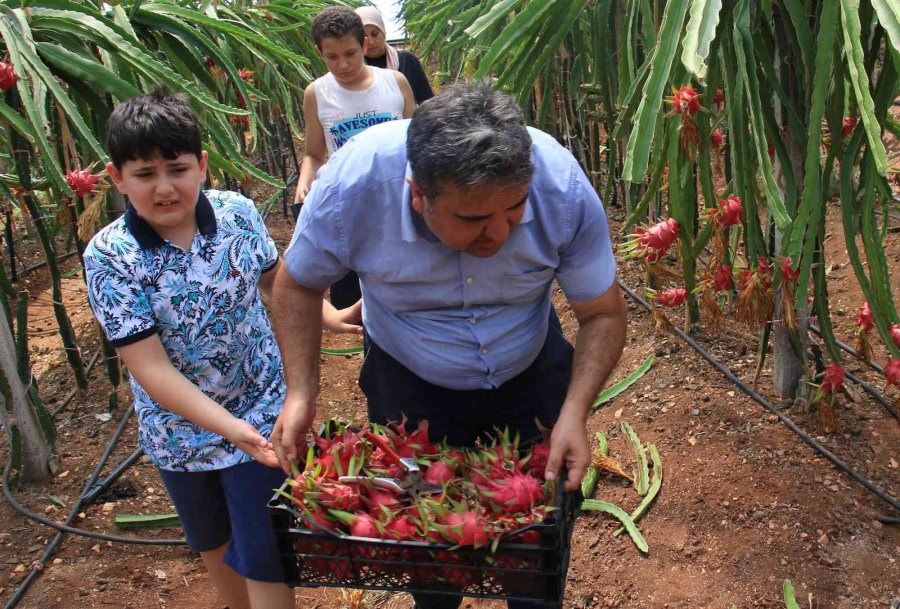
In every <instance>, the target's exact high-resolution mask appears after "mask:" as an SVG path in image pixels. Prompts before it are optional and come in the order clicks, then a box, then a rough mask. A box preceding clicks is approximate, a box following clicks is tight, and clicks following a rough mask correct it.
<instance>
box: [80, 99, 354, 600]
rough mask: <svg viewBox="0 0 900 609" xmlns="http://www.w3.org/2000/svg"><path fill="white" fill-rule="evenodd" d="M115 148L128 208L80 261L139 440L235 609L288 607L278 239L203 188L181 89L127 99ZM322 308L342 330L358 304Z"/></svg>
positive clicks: (241, 200) (116, 122)
mask: <svg viewBox="0 0 900 609" xmlns="http://www.w3.org/2000/svg"><path fill="white" fill-rule="evenodd" d="M107 145H108V148H109V153H110V158H111V160H112V162H111V163H109V164H107V166H106V170H107V172H108V174H109V176H110V177H111V178H112V180H113V182H114V183H115V185H116V187H117V188H118V189H119V191H121V192H122V193H123V194H124V195H126V196H127V197H128V199H129V202H130V205H129V207H128V210H127V211H126V212H125V214H124V216H123V217H122V218H119V219H118V220H116V221H115V222H112V223H111V224H110V225H109V226H107V227H105V228H104V229H103V230H101V231H100V232H99V233H98V234H97V235H96V236H95V237H94V238H93V239H92V240H91V242H90V244H89V245H88V247H87V250H86V251H85V255H84V262H85V270H86V272H87V281H88V295H89V298H90V301H91V306H92V308H93V310H94V314H95V315H96V316H97V319H98V320H99V321H100V324H101V326H102V327H103V330H104V332H105V334H106V336H107V338H108V339H109V341H110V343H111V344H112V345H113V346H114V347H116V348H117V349H118V351H119V355H120V357H121V358H122V360H123V362H124V363H125V365H126V366H127V367H128V370H129V372H130V374H131V387H132V390H133V393H134V406H135V411H136V413H137V415H138V424H139V438H140V443H141V446H142V447H143V448H144V451H145V452H146V454H147V455H148V456H149V457H150V459H151V460H152V461H153V463H154V464H155V465H156V466H157V467H158V468H159V472H160V476H161V477H162V480H163V483H164V484H165V485H166V488H167V489H168V491H169V494H170V495H171V497H172V501H173V503H174V504H175V508H176V510H177V512H178V514H179V516H180V517H181V521H182V525H183V527H184V532H185V537H186V538H187V542H188V545H189V546H190V547H191V549H192V550H194V551H196V552H199V553H200V555H201V556H202V558H203V561H204V563H205V564H206V567H207V569H208V570H209V574H210V577H211V578H212V580H213V582H214V583H215V585H216V587H217V588H218V590H219V592H220V594H221V595H222V596H223V597H224V600H225V602H226V603H227V604H228V606H229V608H230V609H243V608H249V607H253V608H254V609H259V608H263V607H265V608H266V609H281V608H285V609H286V608H288V607H290V608H293V607H294V595H293V591H292V590H291V589H290V588H288V587H287V586H286V585H284V583H283V576H282V574H281V568H280V563H279V559H278V555H277V551H276V548H275V540H274V534H273V533H272V529H271V525H270V523H269V518H268V514H267V508H266V503H267V500H268V499H269V497H270V496H271V495H272V489H273V488H277V487H278V486H280V485H281V483H282V482H283V480H284V474H283V472H282V471H281V470H280V469H278V467H277V466H278V461H277V459H276V458H275V455H274V453H273V452H272V450H271V445H270V444H269V442H268V437H269V435H270V433H271V431H272V426H273V424H274V422H275V419H276V418H277V416H278V414H279V412H280V410H281V406H282V403H283V401H284V376H283V371H282V363H281V354H280V352H279V350H278V346H277V345H276V343H275V337H274V335H273V333H272V328H271V326H270V324H269V319H268V317H267V315H266V312H265V309H264V307H263V303H262V300H261V298H260V292H262V293H264V294H267V293H269V291H270V289H271V285H272V279H273V278H274V276H275V271H276V269H277V267H278V266H279V265H280V264H281V263H280V261H279V257H278V252H277V251H276V248H275V243H274V241H273V240H272V239H271V237H269V234H268V232H267V231H266V227H265V224H264V223H263V221H262V218H261V217H260V215H259V213H258V212H257V210H256V207H255V206H254V204H253V202H252V201H250V200H249V199H247V198H245V197H243V196H241V195H239V194H237V193H233V192H221V191H215V190H206V191H201V189H200V187H201V185H202V184H203V181H204V178H205V176H206V169H207V153H206V151H205V150H202V149H201V137H200V128H199V125H198V121H197V117H196V116H195V115H194V113H193V111H192V109H191V107H190V105H189V104H188V102H187V101H186V100H185V99H183V98H182V97H179V96H171V95H167V94H165V93H163V92H155V93H153V94H150V95H142V96H139V97H135V98H133V99H130V100H128V101H126V102H124V103H122V104H121V105H119V106H118V107H117V108H116V109H115V110H114V112H113V113H112V115H111V116H110V119H109V123H108V125H107ZM325 313H326V315H325V320H324V322H325V325H326V327H329V328H331V329H338V326H339V325H340V324H341V323H342V322H343V321H344V320H345V319H348V320H349V316H351V315H354V314H356V313H358V312H356V311H352V312H351V311H349V310H348V311H345V312H336V311H335V310H334V309H333V308H329V309H327V310H326V312H325ZM347 327H349V326H347Z"/></svg>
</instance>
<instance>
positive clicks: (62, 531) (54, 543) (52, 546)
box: [3, 406, 185, 609]
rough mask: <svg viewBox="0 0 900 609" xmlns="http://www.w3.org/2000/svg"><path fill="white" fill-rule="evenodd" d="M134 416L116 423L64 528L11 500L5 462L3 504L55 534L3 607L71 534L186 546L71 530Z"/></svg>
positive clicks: (130, 411)
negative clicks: (47, 527) (67, 534)
mask: <svg viewBox="0 0 900 609" xmlns="http://www.w3.org/2000/svg"><path fill="white" fill-rule="evenodd" d="M133 413H134V407H133V406H132V407H130V408H128V410H126V411H125V414H124V415H123V416H122V420H121V421H119V426H118V427H117V428H116V431H115V433H113V437H112V439H111V440H110V442H109V444H108V445H107V447H106V450H105V451H103V455H102V456H101V457H100V461H99V463H97V466H96V467H95V468H94V471H93V472H92V473H91V475H90V477H89V478H88V480H87V482H86V483H85V485H84V489H83V490H82V493H81V496H80V497H79V498H78V501H76V502H75V505H74V506H72V511H71V512H69V515H68V517H66V520H65V523H64V524H59V523H58V522H56V521H54V520H50V519H49V518H44V517H43V516H41V515H40V514H37V513H35V512H33V511H31V510H29V509H28V508H26V507H25V506H23V505H22V504H20V503H19V502H18V501H17V500H16V498H15V496H13V494H12V491H10V488H9V470H10V462H9V461H7V462H6V467H5V468H4V469H3V495H4V497H5V498H6V501H7V502H8V503H9V504H10V506H12V508H13V509H14V510H16V511H17V512H19V513H20V514H22V515H23V516H25V517H26V518H29V519H31V520H34V521H36V522H39V523H41V524H44V525H47V526H49V527H51V528H54V529H56V530H57V533H56V535H55V536H54V537H53V539H52V540H51V541H50V543H49V544H47V547H46V548H45V549H44V553H43V555H42V556H41V558H40V559H39V560H36V561H34V562H33V563H32V565H31V570H30V571H29V572H28V575H26V576H25V579H24V580H22V583H21V584H19V587H18V588H17V589H16V591H15V593H13V595H12V596H11V597H10V598H9V600H8V601H7V603H6V606H5V609H12V608H13V607H15V606H16V605H17V604H19V601H21V600H22V597H24V596H25V593H26V592H27V591H28V588H29V587H30V586H31V584H32V582H33V581H34V580H35V579H37V577H38V576H39V575H40V574H41V573H42V572H43V570H44V566H45V565H46V563H47V561H48V560H49V559H50V557H51V556H52V555H53V553H54V552H56V548H57V547H58V546H59V544H60V542H61V541H62V540H63V538H64V537H65V536H66V533H71V534H73V535H79V536H82V537H90V538H93V539H99V540H102V541H114V542H118V543H136V544H145V545H183V544H184V543H185V542H184V540H183V539H140V538H137V537H121V536H118V535H106V534H104V533H94V532H93V531H85V530H84V529H78V528H76V527H73V526H71V524H72V521H73V520H74V519H75V517H76V516H77V515H78V513H79V512H81V510H82V508H84V507H85V506H86V505H88V504H89V503H90V502H89V501H87V500H86V499H85V497H86V495H87V494H88V493H89V491H90V490H91V489H92V488H93V487H94V484H95V483H96V482H97V478H99V477H100V473H101V472H102V471H103V468H104V467H105V466H106V462H107V461H108V460H109V456H110V455H111V454H112V451H113V450H114V449H115V447H116V444H118V442H119V438H121V437H122V433H123V432H124V431H125V427H126V425H127V424H128V421H129V420H130V419H131V415H132V414H133ZM123 471H124V470H123ZM95 497H96V496H95Z"/></svg>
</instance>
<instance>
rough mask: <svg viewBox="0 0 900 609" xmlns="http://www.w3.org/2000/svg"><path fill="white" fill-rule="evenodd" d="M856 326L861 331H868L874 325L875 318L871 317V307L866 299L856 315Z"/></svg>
mask: <svg viewBox="0 0 900 609" xmlns="http://www.w3.org/2000/svg"><path fill="white" fill-rule="evenodd" d="M856 327H857V328H859V330H860V331H861V332H868V331H869V330H871V329H872V328H874V327H875V318H874V317H872V309H871V308H870V307H869V302H868V301H866V302H864V303H863V304H862V307H860V309H859V313H857V315H856Z"/></svg>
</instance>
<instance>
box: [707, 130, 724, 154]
mask: <svg viewBox="0 0 900 609" xmlns="http://www.w3.org/2000/svg"><path fill="white" fill-rule="evenodd" d="M724 143H725V134H724V133H723V132H722V130H721V129H716V130H714V131H713V132H712V133H710V134H709V145H710V146H711V147H712V149H713V150H721V149H722V145H723V144H724Z"/></svg>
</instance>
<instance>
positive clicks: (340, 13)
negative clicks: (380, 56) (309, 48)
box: [312, 6, 366, 50]
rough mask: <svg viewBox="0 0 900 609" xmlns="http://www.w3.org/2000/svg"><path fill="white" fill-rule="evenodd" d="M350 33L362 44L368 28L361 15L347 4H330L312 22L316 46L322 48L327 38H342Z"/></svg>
mask: <svg viewBox="0 0 900 609" xmlns="http://www.w3.org/2000/svg"><path fill="white" fill-rule="evenodd" d="M347 34H350V35H351V36H353V37H354V38H356V40H358V41H359V44H360V45H362V43H363V40H365V38H366V30H365V29H364V28H363V22H362V19H361V18H360V16H359V15H357V14H356V13H354V12H353V11H352V10H350V9H349V8H347V7H346V6H329V7H328V8H326V9H325V10H323V11H322V12H321V13H319V14H318V15H316V16H315V18H314V19H313V22H312V37H313V40H315V41H316V48H317V49H319V50H322V40H323V39H325V38H342V37H344V36H346V35H347Z"/></svg>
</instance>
